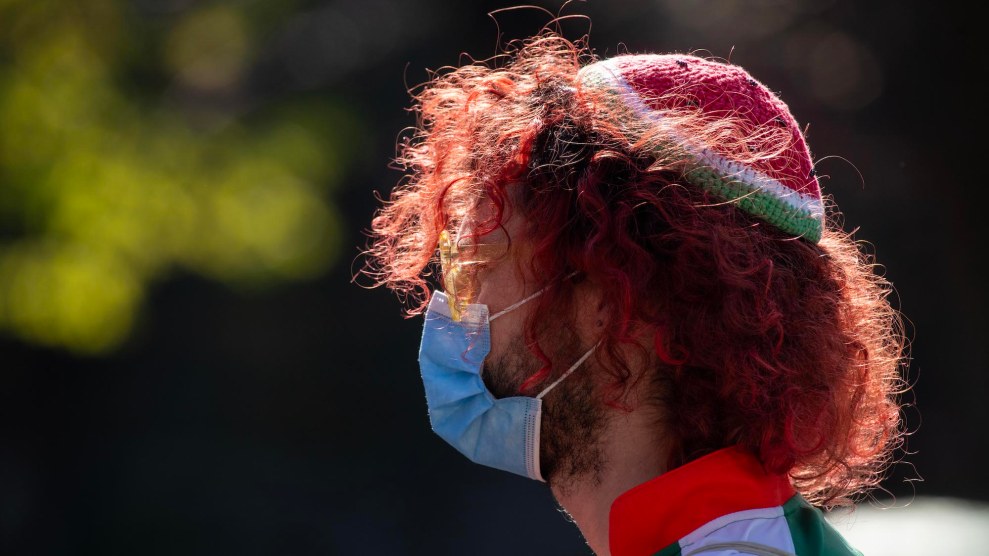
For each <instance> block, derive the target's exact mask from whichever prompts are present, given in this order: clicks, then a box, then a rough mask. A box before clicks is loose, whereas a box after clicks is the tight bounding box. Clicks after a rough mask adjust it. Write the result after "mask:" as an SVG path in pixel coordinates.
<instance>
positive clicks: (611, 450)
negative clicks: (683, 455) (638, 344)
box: [477, 218, 666, 556]
mask: <svg viewBox="0 0 989 556" xmlns="http://www.w3.org/2000/svg"><path fill="white" fill-rule="evenodd" d="M521 225H522V222H521V219H519V218H509V219H508V220H507V221H506V222H505V230H497V231H495V232H492V233H491V234H489V235H488V236H485V237H484V238H483V239H482V241H483V242H486V243H497V242H500V241H505V240H506V239H507V238H506V233H507V234H509V235H510V236H511V237H512V238H521V237H523V235H522V233H521V231H522V230H521V229H520V226H521ZM530 258H531V256H530V254H529V251H528V249H527V246H526V244H525V242H524V241H519V240H518V239H514V240H513V242H512V249H511V250H510V251H509V253H508V256H506V257H504V258H502V259H500V260H498V261H495V262H493V263H491V264H489V265H487V266H486V267H485V269H484V270H483V271H482V272H481V274H480V275H479V282H478V286H479V290H478V298H477V302H478V303H484V304H486V305H488V307H489V308H490V311H491V313H496V312H498V311H500V310H502V309H504V308H506V307H508V306H510V305H512V304H513V303H515V302H517V301H519V300H521V299H523V298H525V297H526V296H528V295H531V294H533V293H535V292H536V291H538V290H539V289H541V288H543V287H545V286H546V285H547V282H546V280H545V279H537V278H536V277H534V276H531V275H529V274H528V271H527V270H526V268H525V267H526V265H518V264H516V262H517V261H528V260H530ZM600 287H601V286H600V285H599V284H595V283H593V282H592V281H590V280H583V281H580V282H578V283H577V284H576V285H575V295H576V296H577V297H576V299H577V303H576V307H578V308H579V309H578V310H577V311H576V314H574V315H572V318H570V317H571V316H570V315H566V316H560V322H559V326H561V327H564V328H566V329H567V330H571V331H572V333H571V334H570V335H571V336H575V337H572V338H570V340H571V341H569V342H563V340H562V339H561V338H562V337H564V336H566V334H564V335H562V336H559V337H558V336H555V335H550V336H548V337H546V338H540V345H541V346H544V350H545V351H546V352H547V354H548V355H549V356H550V358H551V360H552V361H553V367H554V369H567V368H569V367H570V366H571V365H572V364H573V362H574V361H576V360H577V359H579V357H580V356H581V355H582V354H583V353H584V352H586V351H587V350H588V349H590V348H591V347H592V346H594V344H595V343H596V342H597V340H598V339H599V338H600V336H601V332H602V329H603V328H602V327H603V326H604V325H605V324H604V323H606V322H607V319H606V318H605V314H604V312H603V311H604V310H603V309H602V308H601V305H600V303H599V299H600V295H599V291H600ZM533 307H535V304H533V303H526V304H525V305H522V306H521V307H519V308H518V309H516V310H514V311H511V312H509V313H507V314H506V315H504V316H503V317H501V318H498V319H496V320H495V321H493V322H492V323H491V352H490V355H489V356H488V359H487V360H486V363H485V381H486V382H488V384H489V388H491V390H492V391H493V392H494V393H495V395H497V396H499V397H502V396H505V395H515V394H516V392H512V391H511V390H512V389H516V390H517V388H518V385H520V384H521V383H522V381H523V380H524V379H525V378H526V377H527V376H529V375H531V374H532V372H534V371H535V370H537V369H539V368H540V366H541V364H542V363H541V362H540V361H539V360H538V359H537V358H536V357H535V356H534V355H533V354H532V353H531V352H530V351H529V350H528V349H525V344H524V341H523V339H522V330H523V326H524V323H525V320H526V318H527V317H528V316H529V314H530V312H531V311H532V309H533ZM554 318H555V317H554ZM553 328H555V326H554V327H553ZM561 342H562V344H561ZM554 343H556V344H558V345H556V346H554V345H553V344H554ZM546 348H549V349H548V350H547V349H546ZM626 356H627V359H628V360H629V361H630V362H631V363H632V365H631V367H632V368H630V369H629V370H630V371H631V372H632V375H633V377H637V376H641V375H642V373H644V371H645V370H646V369H648V368H650V367H651V366H652V363H653V362H652V361H645V360H642V357H641V356H637V355H636V353H635V352H634V350H630V351H629V352H628V353H626ZM489 362H490V363H491V364H490V365H489V364H488V363H489ZM608 378H609V377H608V376H606V374H605V373H604V372H603V370H602V369H601V367H600V366H599V365H598V364H597V362H596V361H595V358H594V357H591V358H589V359H588V360H587V361H586V362H585V363H584V364H583V365H582V366H581V367H580V368H579V369H578V370H577V371H576V372H575V373H574V374H573V375H571V376H570V377H568V378H567V379H566V380H564V381H563V382H562V383H561V384H560V386H558V387H557V388H555V389H554V390H553V391H551V392H550V393H549V394H548V395H547V396H546V397H545V398H544V399H543V405H544V416H543V425H542V434H543V442H542V446H541V447H542V450H541V453H542V459H543V472H544V476H545V478H546V479H547V482H548V483H549V486H550V489H551V490H552V492H553V495H554V497H555V498H556V500H557V502H558V503H559V504H560V506H561V507H562V508H563V509H564V510H565V511H566V512H567V513H568V514H569V515H570V516H571V518H572V519H573V520H574V523H576V525H577V527H578V528H579V529H580V532H581V534H582V535H583V536H584V539H585V540H586V541H587V544H588V545H589V546H590V548H591V549H592V550H593V551H594V553H595V554H597V555H598V556H607V555H610V553H611V551H610V548H609V538H608V529H609V514H610V510H611V505H612V503H613V502H614V501H615V499H616V498H617V497H618V496H619V495H621V494H622V493H624V492H625V491H627V490H629V489H630V488H632V487H635V486H636V485H639V484H641V483H643V482H646V481H648V480H650V479H653V478H655V477H657V476H659V475H661V474H662V473H664V472H665V471H666V467H665V461H666V450H665V448H664V446H663V436H662V432H661V428H660V422H661V420H660V412H659V410H658V409H657V408H656V406H655V402H653V401H652V398H650V397H649V396H648V394H647V393H646V388H648V387H649V382H650V381H648V380H637V381H634V386H633V387H632V389H631V390H630V391H629V393H628V397H627V398H626V399H625V400H624V401H625V403H626V405H627V406H628V407H630V408H631V410H630V411H626V410H624V409H616V408H613V407H610V406H608V405H606V404H604V403H603V401H602V400H603V396H602V395H599V394H600V391H599V389H600V388H601V387H602V385H604V384H605V381H606V380H607V379H608ZM587 389H590V390H594V391H593V392H591V395H590V396H587V395H586V394H587V393H588V392H586V391H585V390H587ZM577 399H584V401H583V403H584V404H585V405H583V406H582V407H575V405H576V406H580V404H579V403H577V402H574V400H577ZM568 404H570V405H569V406H568ZM587 404H595V405H593V406H591V405H587ZM574 423H577V424H578V425H579V426H574V425H573V424H574ZM554 440H555V441H556V442H554ZM554 446H557V448H556V449H553V447H554ZM548 450H549V451H550V452H552V453H549V454H548V453H547V451H548ZM547 456H549V458H547ZM547 459H549V460H550V461H549V462H548V461H547ZM548 463H550V464H551V468H550V470H549V472H548V473H547V464H548Z"/></svg>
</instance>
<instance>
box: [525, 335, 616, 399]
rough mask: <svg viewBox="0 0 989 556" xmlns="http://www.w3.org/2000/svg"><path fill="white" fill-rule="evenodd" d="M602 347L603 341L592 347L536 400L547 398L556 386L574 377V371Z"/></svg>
mask: <svg viewBox="0 0 989 556" xmlns="http://www.w3.org/2000/svg"><path fill="white" fill-rule="evenodd" d="M600 345H601V340H598V343H596V344H594V347H592V348H591V349H589V350H587V353H585V354H584V355H583V356H581V358H580V359H578V360H577V362H576V363H574V364H573V365H571V366H570V368H569V369H567V372H565V373H563V375H562V376H560V378H558V379H556V380H554V381H553V384H550V385H549V386H547V387H546V388H544V389H543V391H542V392H540V393H539V395H537V396H536V399H537V400H541V399H543V396H545V395H546V394H548V393H549V391H550V390H552V389H553V388H556V385H557V384H559V383H561V382H563V380H564V379H566V378H567V377H568V376H570V375H572V374H573V373H574V371H576V370H577V369H578V368H579V367H580V366H581V365H582V364H583V363H584V361H587V358H588V357H590V356H591V354H592V353H594V350H596V349H597V348H598V346H600Z"/></svg>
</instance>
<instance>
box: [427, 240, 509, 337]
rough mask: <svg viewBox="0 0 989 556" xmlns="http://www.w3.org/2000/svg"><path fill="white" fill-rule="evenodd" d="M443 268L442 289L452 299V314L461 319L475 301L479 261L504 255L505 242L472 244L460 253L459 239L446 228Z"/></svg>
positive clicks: (441, 257) (441, 241)
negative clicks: (452, 238) (465, 251)
mask: <svg viewBox="0 0 989 556" xmlns="http://www.w3.org/2000/svg"><path fill="white" fill-rule="evenodd" d="M439 250H440V271H441V272H442V273H443V290H444V291H445V292H446V295H447V298H448V300H449V303H450V317H451V318H452V319H453V320H454V321H459V320H460V319H461V318H462V316H463V313H464V311H466V310H467V306H468V305H470V304H471V303H474V302H475V301H476V294H477V288H476V283H475V282H474V274H475V271H476V269H477V265H479V264H481V263H483V262H486V261H488V260H491V259H494V258H496V257H497V256H500V255H504V254H505V252H506V251H507V244H506V243H483V244H473V245H470V246H469V247H468V249H467V253H466V254H464V253H461V251H460V249H459V248H458V247H457V243H456V242H455V241H453V240H451V238H450V234H449V232H447V231H446V230H443V231H442V232H440V238H439Z"/></svg>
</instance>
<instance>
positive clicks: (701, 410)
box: [364, 33, 905, 506]
mask: <svg viewBox="0 0 989 556" xmlns="http://www.w3.org/2000/svg"><path fill="white" fill-rule="evenodd" d="M499 60H500V65H499V66H496V67H489V66H488V65H486V64H483V63H474V64H469V65H465V66H463V67H459V68H451V69H449V70H447V71H444V72H441V73H439V74H437V75H435V76H434V77H433V79H431V81H430V82H429V83H427V84H426V85H425V86H424V87H423V88H422V89H421V90H420V91H419V92H418V93H417V94H416V95H415V101H416V103H415V109H416V110H417V112H418V115H419V123H418V126H417V128H416V131H415V134H414V135H413V136H411V137H409V138H408V140H407V141H405V142H403V143H402V145H401V149H400V153H399V158H398V162H399V164H400V165H401V167H402V168H403V169H404V170H405V171H406V176H407V178H406V180H405V181H404V182H403V183H402V184H400V185H399V186H398V187H396V188H395V190H394V191H393V192H392V195H391V198H390V199H389V200H388V201H387V202H386V203H385V204H384V206H383V207H382V208H381V209H380V211H379V212H378V214H377V215H376V217H375V218H374V220H373V222H372V227H371V233H372V244H371V246H370V247H369V249H368V251H367V255H368V260H369V265H368V267H367V268H366V269H365V271H364V272H365V273H366V274H368V275H369V276H371V277H373V278H374V279H375V280H376V282H377V284H379V285H386V286H388V287H390V288H392V289H393V290H395V291H396V292H398V293H399V294H400V295H402V296H403V297H407V300H408V308H409V313H410V314H418V313H421V312H422V311H423V310H424V309H425V302H426V300H427V296H428V294H429V284H428V282H427V279H428V278H429V274H430V271H431V268H432V264H433V263H435V260H436V255H435V252H436V245H437V239H438V236H439V233H440V232H441V231H442V230H444V229H448V230H457V229H460V228H461V225H462V224H463V223H465V221H471V226H470V229H471V230H472V233H473V234H475V235H483V234H485V233H487V232H490V231H492V230H494V229H497V228H498V227H499V226H501V225H502V224H503V222H504V221H505V219H506V218H507V215H509V214H510V213H511V211H518V215H519V216H521V217H522V218H523V219H524V222H525V229H524V232H523V234H522V235H521V237H513V238H512V240H513V241H524V242H526V244H527V245H528V246H529V247H530V248H531V252H532V259H531V261H519V263H520V264H524V265H528V269H527V271H528V273H529V275H531V276H539V277H544V278H545V279H546V280H549V279H550V278H552V277H561V276H566V275H568V274H570V273H571V272H574V271H579V272H580V276H581V278H580V279H583V280H590V281H591V282H592V283H596V284H607V287H604V288H601V290H602V295H603V302H604V306H605V307H606V309H607V314H608V315H610V316H609V320H608V322H606V323H605V327H604V328H605V336H604V338H603V339H602V343H601V348H600V349H599V355H598V357H597V360H598V362H599V364H600V365H601V367H602V368H603V369H604V370H605V372H607V373H609V375H610V384H611V388H609V389H606V391H605V392H604V393H603V394H602V396H604V397H603V399H602V400H601V401H602V403H607V404H610V405H612V406H614V407H619V408H621V407H625V401H624V400H625V394H626V393H627V392H628V390H629V387H630V385H631V381H632V380H633V379H632V373H631V372H630V371H629V366H628V362H627V361H626V356H625V355H623V354H627V353H628V348H629V347H633V348H634V347H636V346H645V349H648V352H649V354H651V355H650V357H651V359H652V360H653V361H655V362H656V365H655V367H656V368H655V373H654V374H653V375H652V383H651V386H652V390H653V391H654V392H655V393H656V394H655V398H656V401H657V403H658V404H659V406H660V407H661V408H662V409H663V414H664V418H663V423H662V425H661V426H662V427H663V430H664V432H665V434H666V437H667V438H668V440H669V442H668V448H669V449H670V454H669V462H668V463H669V465H670V466H671V467H675V466H679V465H682V464H684V463H686V462H688V461H691V460H693V459H696V458H697V457H700V456H701V455H704V454H706V453H710V452H712V451H714V450H717V449H719V448H722V447H726V446H730V445H739V446H742V447H743V448H745V449H747V450H749V451H751V452H752V453H753V454H755V455H757V456H758V457H759V459H760V460H761V461H762V462H763V464H764V466H765V467H766V468H767V470H769V471H771V472H776V473H788V474H789V476H790V477H791V479H792V482H793V484H794V486H795V488H796V489H797V490H798V491H799V492H800V493H801V494H803V495H804V496H805V497H806V498H807V499H808V500H810V501H811V502H814V503H817V504H819V505H824V506H833V505H839V504H846V503H848V502H850V501H851V499H852V497H853V496H854V495H855V494H857V493H860V492H863V491H864V490H866V489H868V488H870V487H872V486H875V485H876V484H877V483H878V481H879V479H880V478H881V474H882V472H883V471H884V469H885V467H886V465H887V464H888V463H889V461H890V457H891V454H892V453H893V451H894V450H895V449H896V448H897V447H899V445H900V444H901V442H902V430H901V421H900V411H899V403H898V399H897V396H898V395H899V394H900V393H901V392H902V391H903V389H904V386H903V380H902V378H901V374H900V373H901V369H902V367H903V363H904V350H905V341H904V337H903V333H902V325H901V321H900V317H899V315H898V313H897V312H896V311H895V310H894V309H893V308H892V307H891V306H890V304H889V301H888V295H889V293H890V291H891V286H890V285H889V283H888V282H887V281H886V280H885V279H884V278H883V277H882V276H881V275H879V274H878V273H876V272H875V267H876V265H875V264H874V263H873V261H872V259H871V257H870V256H868V255H867V254H866V253H864V252H863V250H862V249H861V248H860V245H859V244H858V243H857V242H856V241H855V240H853V238H852V237H851V236H850V235H849V234H847V233H845V232H843V231H841V226H840V224H839V223H838V219H839V218H840V214H839V213H838V212H837V210H836V208H835V207H834V206H828V210H829V213H830V216H829V222H828V225H827V226H826V228H825V230H824V232H823V236H822V238H821V240H820V242H819V244H818V245H814V244H812V243H810V242H808V241H804V240H801V239H799V238H794V237H790V236H788V235H786V234H785V233H783V232H781V231H779V230H777V229H775V228H773V227H772V226H770V225H767V224H765V223H762V222H760V221H759V220H757V219H755V218H754V217H751V216H749V215H747V214H745V213H743V212H742V211H740V210H738V209H737V208H736V207H734V206H732V204H731V203H726V202H722V201H719V200H717V199H714V198H711V197H710V196H709V195H708V194H706V193H704V192H702V191H699V190H698V189H697V188H695V187H693V186H691V185H690V184H688V183H687V182H686V181H685V179H684V172H686V171H688V170H689V169H690V168H691V164H692V159H691V157H690V156H689V155H688V153H687V150H686V149H685V148H684V146H683V145H678V144H677V143H676V142H675V141H673V140H672V139H671V136H670V135H669V134H668V133H667V132H666V131H664V130H668V129H676V130H677V135H676V136H678V137H689V138H690V141H691V143H692V144H693V145H702V146H703V145H711V146H713V145H717V146H718V149H719V150H720V151H721V152H729V153H731V154H732V157H733V158H734V159H735V160H739V161H741V162H746V161H751V160H756V159H758V158H759V157H771V156H778V155H779V154H780V153H782V152H784V151H785V149H786V148H787V143H786V141H787V137H788V135H786V134H782V133H780V132H779V131H778V130H773V129H770V128H765V129H755V130H753V129H750V128H746V127H745V126H741V125H738V122H737V121H735V120H733V119H732V118H717V119H713V118H709V117H705V116H704V115H703V114H701V113H700V112H699V111H696V110H692V109H691V107H690V106H689V105H686V104H684V105H683V108H682V109H674V110H671V111H669V112H668V113H666V114H664V118H663V121H664V126H669V127H664V128H659V127H656V128H654V129H650V130H647V131H646V132H645V133H641V131H642V130H637V131H636V133H635V135H636V136H637V137H639V139H637V140H636V141H635V142H630V141H629V140H628V137H629V133H628V131H629V130H627V129H619V128H616V127H615V125H613V124H611V123H609V122H615V121H620V119H619V118H613V117H609V110H615V109H616V108H615V107H614V106H613V103H609V102H608V100H607V99H606V98H603V97H601V95H600V93H599V92H595V91H592V90H586V89H584V88H582V87H581V84H580V80H579V79H578V77H577V75H578V71H579V70H580V68H581V67H582V66H583V65H585V64H587V63H589V62H591V61H593V57H592V56H591V55H590V54H589V53H588V50H587V49H586V48H585V47H584V46H583V45H582V43H580V42H578V43H571V42H569V41H567V40H565V39H563V38H561V37H559V36H557V35H554V34H552V33H543V34H541V35H539V36H538V37H535V38H533V39H530V40H528V41H526V42H524V43H515V44H514V46H513V47H512V50H510V51H509V52H508V53H507V55H506V56H504V57H502V58H499ZM674 104H675V103H674ZM754 138H755V139H756V140H753V139H754ZM753 144H756V145H758V146H759V148H756V149H753V148H752V145H753ZM660 147H661V148H660ZM479 207H484V208H485V210H483V211H479V210H478V209H479ZM478 214H484V216H483V217H478ZM573 287H574V283H573V281H570V280H564V281H562V282H560V284H559V287H554V288H550V289H548V290H547V291H546V293H545V294H544V295H541V296H540V297H539V298H537V299H536V300H534V301H533V303H535V304H537V305H538V307H537V308H535V309H534V310H532V311H531V313H530V314H531V315H532V316H531V317H530V318H529V320H528V321H527V322H526V337H527V338H528V339H529V340H531V341H532V342H534V344H533V345H534V348H533V349H534V352H535V353H536V355H537V356H539V357H540V358H541V359H542V360H543V361H544V362H545V363H546V364H545V365H544V367H543V368H542V369H541V370H540V371H539V372H538V373H536V374H534V375H533V376H531V377H529V379H528V380H527V381H526V382H525V383H524V384H523V386H522V390H523V392H524V393H530V394H531V393H532V392H533V391H535V390H536V389H537V388H538V387H539V386H540V385H542V384H547V383H548V381H550V380H552V379H553V378H555V377H556V376H559V373H561V372H563V370H564V369H560V368H557V367H556V366H553V365H551V364H550V361H549V358H548V357H546V356H545V355H544V354H543V352H542V349H541V348H540V346H539V344H538V342H535V340H536V339H538V337H539V334H538V331H539V330H540V329H541V327H544V326H546V318H547V317H546V315H553V314H557V315H559V314H570V311H572V310H573V306H572V302H573V296H572V293H573ZM643 331H648V332H649V334H650V338H649V340H648V341H647V342H643V341H642V333H643Z"/></svg>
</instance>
